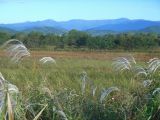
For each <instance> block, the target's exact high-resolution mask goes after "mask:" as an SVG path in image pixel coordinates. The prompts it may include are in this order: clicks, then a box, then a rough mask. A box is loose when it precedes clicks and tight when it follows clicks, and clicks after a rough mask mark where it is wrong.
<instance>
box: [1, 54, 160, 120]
mask: <svg viewBox="0 0 160 120" xmlns="http://www.w3.org/2000/svg"><path fill="white" fill-rule="evenodd" d="M112 54H113V55H114V54H115V55H114V57H119V56H118V55H116V53H112ZM123 54H124V55H126V53H121V55H123ZM113 55H112V58H113ZM147 55H148V54H147ZM77 56H78V53H77ZM80 56H82V54H81V55H80ZM95 56H96V53H95V54H94V55H91V56H90V57H89V56H88V57H84V56H82V57H67V54H66V58H65V57H64V56H63V57H56V58H55V60H56V64H40V62H39V57H31V58H30V57H29V58H26V59H24V60H22V61H21V62H20V63H18V64H14V63H12V62H10V60H9V59H8V58H6V57H1V59H0V72H1V73H2V75H3V76H4V78H5V79H6V80H8V81H9V82H10V83H12V84H14V85H16V86H17V87H18V89H19V93H18V98H17V104H16V105H15V106H14V108H13V111H14V118H15V120H33V119H34V118H35V117H36V116H37V114H38V113H39V112H40V111H41V110H42V111H41V112H40V114H39V115H40V116H38V118H37V119H38V120H61V119H62V120H67V119H68V120H159V119H160V94H156V95H152V93H153V91H154V90H155V89H156V88H159V87H160V71H159V70H157V71H156V72H155V73H154V74H152V75H149V76H143V75H142V76H135V75H134V73H133V72H131V71H129V70H125V71H123V72H116V71H115V70H113V66H112V58H110V59H107V58H105V57H104V58H102V59H101V58H99V59H97V58H96V57H95ZM97 56H98V54H97ZM151 56H153V54H152V55H151ZM53 57H54V56H53ZM140 57H141V58H144V57H146V56H140ZM140 57H139V56H138V54H136V58H137V59H140ZM146 58H149V57H146ZM146 61H149V59H148V60H139V61H138V63H137V64H138V65H142V66H144V67H146V66H147V63H146ZM84 71H85V72H86V74H87V79H86V81H85V88H84V89H82V85H84V83H83V78H82V77H83V76H84V73H85V72H84ZM148 79H150V80H152V83H151V85H149V86H148V87H144V86H143V81H144V80H148ZM110 87H117V88H118V89H119V90H118V91H113V92H111V93H110V94H109V95H108V96H107V97H105V98H104V100H103V101H100V97H101V93H102V91H103V89H107V88H110ZM94 88H97V89H96V91H95V95H93V89H94ZM46 105H47V106H46ZM45 106H46V107H45ZM43 108H44V109H43ZM62 111H63V112H62ZM64 114H65V115H64ZM1 119H2V120H3V119H4V118H1ZM34 120H36V119H34Z"/></svg>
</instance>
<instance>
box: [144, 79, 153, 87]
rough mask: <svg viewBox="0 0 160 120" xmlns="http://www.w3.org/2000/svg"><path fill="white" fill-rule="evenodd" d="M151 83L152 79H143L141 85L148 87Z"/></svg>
mask: <svg viewBox="0 0 160 120" xmlns="http://www.w3.org/2000/svg"><path fill="white" fill-rule="evenodd" d="M151 83H152V80H144V81H143V86H144V87H148V86H150V85H151Z"/></svg>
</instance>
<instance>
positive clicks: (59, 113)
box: [53, 107, 68, 120]
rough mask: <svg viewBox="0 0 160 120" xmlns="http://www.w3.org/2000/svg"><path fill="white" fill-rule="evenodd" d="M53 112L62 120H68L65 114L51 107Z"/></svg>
mask: <svg viewBox="0 0 160 120" xmlns="http://www.w3.org/2000/svg"><path fill="white" fill-rule="evenodd" d="M53 112H54V113H55V114H57V115H58V116H60V117H61V119H62V120H68V118H67V116H66V114H65V113H64V112H63V111H62V110H57V109H56V108H55V107H53Z"/></svg>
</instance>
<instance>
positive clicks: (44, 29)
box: [23, 27, 66, 34]
mask: <svg viewBox="0 0 160 120" xmlns="http://www.w3.org/2000/svg"><path fill="white" fill-rule="evenodd" d="M32 31H36V32H41V33H44V34H48V33H54V34H63V33H65V32H66V30H65V29H61V28H54V27H33V28H28V29H25V30H23V32H26V33H29V32H32Z"/></svg>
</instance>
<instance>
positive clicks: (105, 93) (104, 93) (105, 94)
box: [100, 87, 120, 103]
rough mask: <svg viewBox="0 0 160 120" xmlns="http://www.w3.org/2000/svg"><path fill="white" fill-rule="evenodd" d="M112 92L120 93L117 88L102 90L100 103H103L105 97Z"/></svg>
mask: <svg viewBox="0 0 160 120" xmlns="http://www.w3.org/2000/svg"><path fill="white" fill-rule="evenodd" d="M113 91H120V89H119V88H117V87H110V88H108V89H104V90H103V91H102V92H101V97H100V102H101V103H102V102H103V101H104V99H105V97H107V96H108V95H109V94H110V93H111V92H113Z"/></svg>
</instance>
